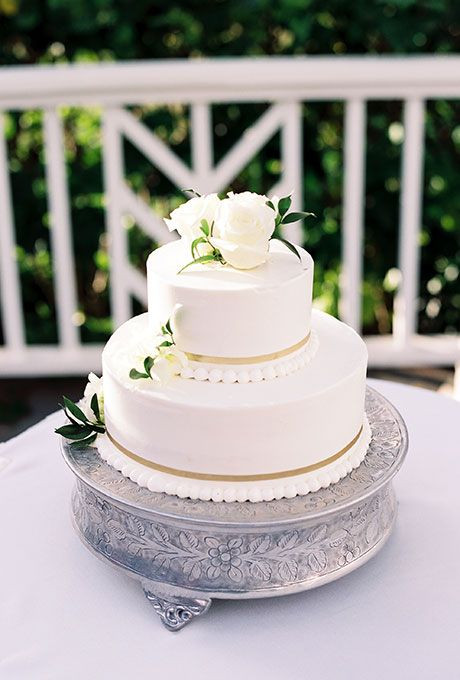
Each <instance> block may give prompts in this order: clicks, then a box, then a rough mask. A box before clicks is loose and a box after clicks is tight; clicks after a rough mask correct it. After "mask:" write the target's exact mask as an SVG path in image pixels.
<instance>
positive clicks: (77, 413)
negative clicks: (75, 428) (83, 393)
mask: <svg viewBox="0 0 460 680" xmlns="http://www.w3.org/2000/svg"><path fill="white" fill-rule="evenodd" d="M62 399H63V401H64V407H65V408H66V409H67V410H68V411H69V413H71V414H72V415H73V416H74V418H76V419H77V420H79V421H80V422H82V423H84V424H85V425H86V424H87V422H88V418H87V417H86V416H85V414H84V413H83V411H82V410H81V409H80V408H78V406H77V405H76V404H74V403H73V401H71V400H70V399H67V397H62Z"/></svg>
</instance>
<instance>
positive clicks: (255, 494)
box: [97, 417, 371, 503]
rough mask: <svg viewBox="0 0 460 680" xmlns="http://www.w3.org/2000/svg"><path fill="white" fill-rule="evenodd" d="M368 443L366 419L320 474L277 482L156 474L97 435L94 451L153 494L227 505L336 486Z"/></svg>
mask: <svg viewBox="0 0 460 680" xmlns="http://www.w3.org/2000/svg"><path fill="white" fill-rule="evenodd" d="M370 440H371V430H370V427H369V423H368V420H367V418H366V417H365V418H364V421H363V431H362V434H361V436H360V438H359V440H358V441H357V442H356V444H355V445H354V446H353V447H352V448H351V449H350V450H349V451H347V453H345V454H344V455H343V456H342V457H341V458H340V459H339V460H337V461H334V462H333V463H330V464H329V465H326V466H324V467H323V468H321V469H320V470H315V471H313V472H308V473H306V474H304V475H298V476H296V477H290V478H286V479H279V480H267V481H259V482H238V484H235V483H234V482H203V481H198V480H191V479H184V478H181V477H175V476H173V475H169V474H165V473H163V472H156V471H154V470H151V469H149V468H148V467H146V466H144V465H142V464H140V463H137V462H135V461H133V460H131V459H130V458H128V456H125V455H124V454H123V453H120V451H119V450H118V449H117V448H116V447H115V446H114V445H113V444H112V443H111V442H110V440H109V439H108V437H107V436H105V435H99V436H98V439H97V447H98V451H99V453H100V455H101V457H102V458H103V459H104V460H105V461H106V462H107V463H108V464H109V465H111V466H112V467H114V468H115V469H116V470H119V471H120V472H121V473H122V474H123V475H124V476H125V477H128V478H129V479H131V480H132V481H133V482H136V483H137V484H139V486H143V487H146V488H148V489H149V490H150V491H153V492H167V493H169V494H174V495H176V496H180V497H181V498H192V499H199V500H203V501H209V500H212V501H214V502H222V501H226V502H228V503H231V502H235V501H237V502H238V501H239V502H244V501H251V502H253V503H256V502H258V501H272V500H274V499H280V498H293V497H294V496H305V495H306V494H308V493H310V492H314V491H318V489H321V488H326V487H328V486H330V484H332V483H335V482H338V481H339V479H342V478H343V477H345V475H347V474H348V473H349V472H351V471H352V470H353V469H354V468H357V467H358V466H359V465H360V464H361V462H362V461H363V459H364V456H365V455H366V451H367V448H368V446H369V443H370Z"/></svg>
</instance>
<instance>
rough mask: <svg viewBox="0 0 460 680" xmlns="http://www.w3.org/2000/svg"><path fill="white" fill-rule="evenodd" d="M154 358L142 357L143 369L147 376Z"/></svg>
mask: <svg viewBox="0 0 460 680" xmlns="http://www.w3.org/2000/svg"><path fill="white" fill-rule="evenodd" d="M154 361H155V359H154V358H153V357H145V359H144V370H145V372H146V373H147V375H148V376H150V371H151V369H152V366H153V363H154Z"/></svg>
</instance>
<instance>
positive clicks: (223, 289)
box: [147, 240, 313, 358]
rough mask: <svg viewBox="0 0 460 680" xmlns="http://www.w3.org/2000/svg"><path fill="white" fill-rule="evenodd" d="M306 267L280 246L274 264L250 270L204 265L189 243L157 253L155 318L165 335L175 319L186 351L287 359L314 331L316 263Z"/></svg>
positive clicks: (150, 267) (307, 259)
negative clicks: (278, 355) (280, 354)
mask: <svg viewBox="0 0 460 680" xmlns="http://www.w3.org/2000/svg"><path fill="white" fill-rule="evenodd" d="M299 250H300V252H301V255H302V262H299V260H298V258H297V257H296V256H295V255H294V254H293V253H291V252H290V251H289V250H288V249H287V248H286V247H285V246H283V245H282V244H281V243H280V242H278V241H272V242H271V244H270V255H269V259H268V261H267V262H266V263H265V264H263V265H261V266H260V267H256V268H255V269H250V270H239V269H233V268H232V267H229V266H223V265H221V264H217V263H210V264H209V263H207V264H199V265H194V266H193V267H190V268H189V269H187V270H186V271H184V272H182V273H181V274H178V271H179V269H180V268H181V267H182V266H183V265H184V264H186V263H187V262H188V261H190V260H191V254H190V251H189V248H188V246H187V244H186V243H185V242H184V241H183V240H179V241H174V242H172V243H168V244H167V245H165V246H162V247H161V248H158V249H157V250H155V251H154V252H153V253H152V254H151V255H150V257H149V259H148V262H147V281H148V303H149V319H150V328H151V330H152V332H157V331H158V329H159V328H160V326H161V325H162V324H164V323H165V322H166V321H167V319H168V318H170V317H172V325H173V330H174V338H175V341H176V344H177V346H178V347H179V349H181V350H183V351H184V352H190V353H194V354H201V355H209V356H213V357H214V356H215V357H227V358H228V357H230V358H239V357H253V356H260V355H264V354H269V353H272V352H279V351H282V350H285V349H287V348H289V347H292V346H293V345H295V344H296V343H298V342H300V341H301V340H302V339H304V338H305V337H306V336H307V335H308V333H309V331H310V320H311V304H312V303H311V300H312V285H313V260H312V258H311V256H310V255H309V254H308V253H307V252H306V251H305V250H303V249H299Z"/></svg>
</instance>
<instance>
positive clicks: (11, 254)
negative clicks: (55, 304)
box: [0, 112, 24, 351]
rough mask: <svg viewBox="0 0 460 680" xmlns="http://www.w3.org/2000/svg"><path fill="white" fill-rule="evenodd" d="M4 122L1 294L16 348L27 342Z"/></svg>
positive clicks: (0, 136)
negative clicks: (25, 340) (25, 338)
mask: <svg viewBox="0 0 460 680" xmlns="http://www.w3.org/2000/svg"><path fill="white" fill-rule="evenodd" d="M4 123H5V120H4V116H3V114H2V113H1V112H0V296H1V302H2V310H3V316H2V320H3V330H4V334H5V341H6V344H7V345H8V346H9V347H10V348H11V349H12V350H13V351H14V350H20V349H21V348H22V347H23V345H24V328H23V316H22V300H21V294H20V285H19V274H18V268H17V263H16V255H15V234H14V226H13V210H12V203H11V189H10V181H9V173H8V158H7V151H6V140H5V130H4Z"/></svg>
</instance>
